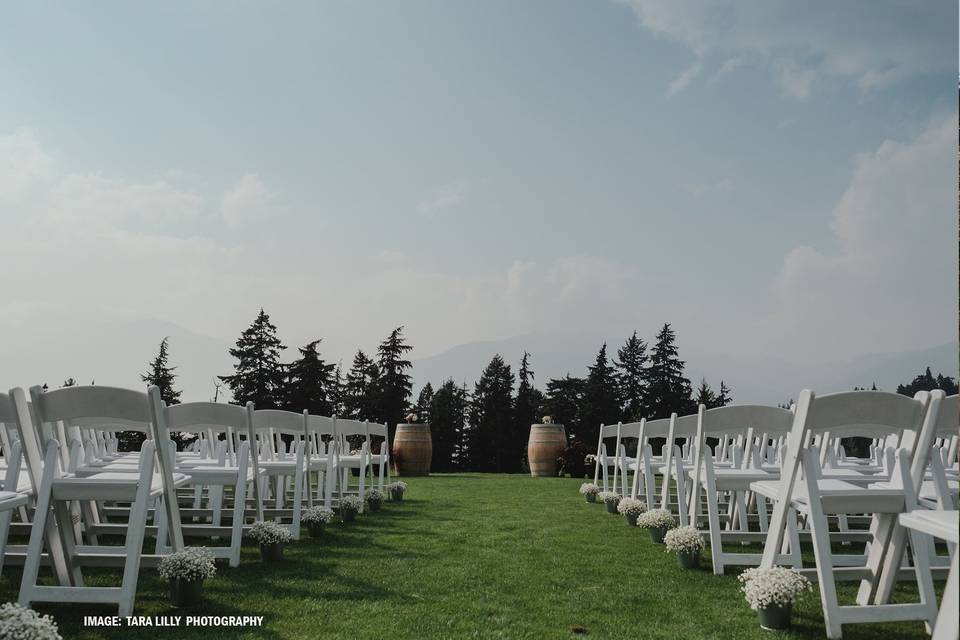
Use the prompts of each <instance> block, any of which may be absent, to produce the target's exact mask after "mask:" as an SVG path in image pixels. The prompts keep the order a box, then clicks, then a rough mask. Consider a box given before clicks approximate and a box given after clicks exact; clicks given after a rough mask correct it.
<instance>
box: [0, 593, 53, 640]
mask: <svg viewBox="0 0 960 640" xmlns="http://www.w3.org/2000/svg"><path fill="white" fill-rule="evenodd" d="M0 638H10V639H11V640H21V639H23V640H63V638H62V637H61V636H60V633H59V632H58V631H57V623H56V622H54V621H53V618H51V617H50V616H41V615H40V614H39V613H37V612H36V611H34V610H33V609H28V608H27V607H21V606H20V605H19V604H15V603H13V602H8V603H6V604H4V605H2V606H0Z"/></svg>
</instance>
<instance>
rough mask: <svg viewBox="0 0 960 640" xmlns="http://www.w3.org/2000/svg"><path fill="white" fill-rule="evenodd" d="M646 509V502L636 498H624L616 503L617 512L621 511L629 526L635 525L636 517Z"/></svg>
mask: <svg viewBox="0 0 960 640" xmlns="http://www.w3.org/2000/svg"><path fill="white" fill-rule="evenodd" d="M646 510H647V503H646V502H644V501H643V500H637V499H636V498H624V499H623V500H621V501H620V502H619V504H617V512H618V513H621V514H622V515H623V517H624V519H626V521H627V524H628V525H630V526H631V527H635V526H636V525H637V518H638V517H639V516H640V515H641V514H642V513H643V512H644V511H646Z"/></svg>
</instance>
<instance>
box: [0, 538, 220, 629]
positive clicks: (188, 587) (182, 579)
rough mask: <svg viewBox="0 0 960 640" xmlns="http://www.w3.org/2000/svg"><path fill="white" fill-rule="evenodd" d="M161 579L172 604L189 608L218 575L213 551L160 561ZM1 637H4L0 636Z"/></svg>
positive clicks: (186, 553)
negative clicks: (205, 583) (164, 579)
mask: <svg viewBox="0 0 960 640" xmlns="http://www.w3.org/2000/svg"><path fill="white" fill-rule="evenodd" d="M158 570H159V572H160V577H161V578H166V579H167V580H168V581H169V582H170V604H171V605H173V606H174V607H188V606H190V605H193V604H196V603H197V602H198V601H199V600H200V590H201V589H202V587H203V581H204V580H209V579H210V578H212V577H213V576H215V575H216V573H217V565H215V564H214V563H213V551H211V550H210V549H207V548H206V547H187V548H186V549H184V550H183V551H177V552H176V553H171V554H170V555H168V556H164V557H163V558H162V559H161V560H160V567H159V569H158ZM0 637H3V635H2V634H0Z"/></svg>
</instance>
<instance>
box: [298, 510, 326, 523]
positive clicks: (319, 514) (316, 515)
mask: <svg viewBox="0 0 960 640" xmlns="http://www.w3.org/2000/svg"><path fill="white" fill-rule="evenodd" d="M333 515H334V514H333V509H327V508H326V507H310V508H309V509H307V510H306V511H304V512H303V516H301V518H300V520H301V521H303V523H304V524H312V523H316V524H330V523H331V522H333Z"/></svg>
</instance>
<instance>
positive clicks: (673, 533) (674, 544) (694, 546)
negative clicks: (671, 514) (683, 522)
mask: <svg viewBox="0 0 960 640" xmlns="http://www.w3.org/2000/svg"><path fill="white" fill-rule="evenodd" d="M663 543H664V544H665V545H666V547H667V552H669V553H697V552H699V551H703V536H701V535H700V532H699V531H697V528H696V527H691V526H689V525H688V526H686V527H677V528H676V529H671V530H670V531H667V535H665V536H664V537H663Z"/></svg>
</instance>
